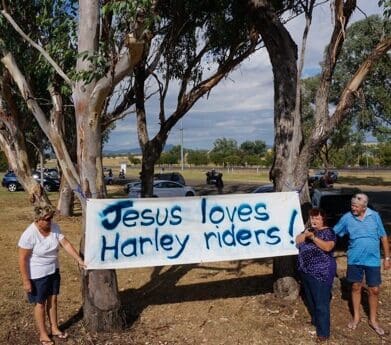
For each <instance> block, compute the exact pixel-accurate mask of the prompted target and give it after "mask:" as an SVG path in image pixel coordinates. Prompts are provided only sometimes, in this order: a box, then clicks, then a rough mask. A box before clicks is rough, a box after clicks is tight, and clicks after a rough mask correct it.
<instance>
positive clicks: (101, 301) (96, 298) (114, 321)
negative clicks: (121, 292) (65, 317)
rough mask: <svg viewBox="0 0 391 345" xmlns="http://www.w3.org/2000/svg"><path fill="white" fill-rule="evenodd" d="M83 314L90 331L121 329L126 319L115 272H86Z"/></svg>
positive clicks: (83, 286) (83, 288)
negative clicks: (122, 309)
mask: <svg viewBox="0 0 391 345" xmlns="http://www.w3.org/2000/svg"><path fill="white" fill-rule="evenodd" d="M82 293H83V297H84V304H83V314H84V321H85V323H86V326H87V327H88V329H91V330H94V331H96V332H100V331H113V330H115V329H121V328H122V327H123V325H124V323H125V317H124V314H123V312H122V311H121V303H120V300H119V298H118V297H117V296H118V284H117V276H116V273H115V271H113V270H89V271H84V274H83V277H82Z"/></svg>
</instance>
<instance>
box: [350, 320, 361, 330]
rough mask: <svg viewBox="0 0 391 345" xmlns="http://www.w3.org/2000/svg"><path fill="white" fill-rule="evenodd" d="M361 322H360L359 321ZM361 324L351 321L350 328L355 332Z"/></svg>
mask: <svg viewBox="0 0 391 345" xmlns="http://www.w3.org/2000/svg"><path fill="white" fill-rule="evenodd" d="M359 322H360V321H359ZM359 322H354V321H350V322H349V323H348V328H350V329H352V330H355V329H356V328H357V325H358V323H359Z"/></svg>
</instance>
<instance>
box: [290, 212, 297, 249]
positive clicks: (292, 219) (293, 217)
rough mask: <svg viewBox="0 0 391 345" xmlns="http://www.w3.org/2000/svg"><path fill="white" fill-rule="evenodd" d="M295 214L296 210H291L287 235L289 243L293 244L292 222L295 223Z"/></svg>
mask: <svg viewBox="0 0 391 345" xmlns="http://www.w3.org/2000/svg"><path fill="white" fill-rule="evenodd" d="M296 216H297V210H293V212H292V215H291V221H290V222H289V236H290V237H291V241H290V242H291V244H294V243H295V241H294V240H293V224H294V223H295V218H296Z"/></svg>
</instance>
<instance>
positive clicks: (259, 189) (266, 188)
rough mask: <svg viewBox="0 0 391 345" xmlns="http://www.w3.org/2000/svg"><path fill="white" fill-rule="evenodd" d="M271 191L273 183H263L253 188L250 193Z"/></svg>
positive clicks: (272, 190)
mask: <svg viewBox="0 0 391 345" xmlns="http://www.w3.org/2000/svg"><path fill="white" fill-rule="evenodd" d="M272 192H274V185H273V183H268V184H264V185H262V186H259V187H257V188H255V189H254V190H253V191H252V193H272Z"/></svg>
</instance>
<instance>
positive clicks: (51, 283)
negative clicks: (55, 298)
mask: <svg viewBox="0 0 391 345" xmlns="http://www.w3.org/2000/svg"><path fill="white" fill-rule="evenodd" d="M30 281H31V292H29V293H28V294H27V298H28V300H29V302H30V303H44V302H45V301H46V300H47V299H48V297H49V296H51V295H58V294H59V293H60V281H61V276H60V271H59V270H58V269H57V270H56V272H54V273H53V274H50V275H48V276H45V277H42V278H38V279H30Z"/></svg>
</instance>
